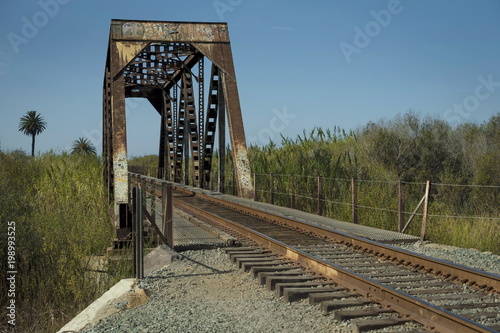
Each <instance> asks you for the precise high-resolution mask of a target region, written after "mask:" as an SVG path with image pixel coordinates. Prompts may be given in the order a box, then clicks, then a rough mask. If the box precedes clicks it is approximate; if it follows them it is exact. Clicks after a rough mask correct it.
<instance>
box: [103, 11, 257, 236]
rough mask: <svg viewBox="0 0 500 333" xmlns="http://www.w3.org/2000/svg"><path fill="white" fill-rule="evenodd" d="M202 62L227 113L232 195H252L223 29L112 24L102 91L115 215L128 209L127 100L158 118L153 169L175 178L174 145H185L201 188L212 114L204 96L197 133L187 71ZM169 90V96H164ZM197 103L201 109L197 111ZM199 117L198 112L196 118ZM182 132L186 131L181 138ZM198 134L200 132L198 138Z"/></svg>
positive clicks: (105, 150)
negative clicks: (140, 102)
mask: <svg viewBox="0 0 500 333" xmlns="http://www.w3.org/2000/svg"><path fill="white" fill-rule="evenodd" d="M203 57H207V58H208V59H209V60H210V61H211V62H212V66H213V69H212V77H211V78H212V79H211V87H212V86H214V85H216V86H217V94H218V95H219V97H221V98H219V100H221V101H223V104H224V105H220V107H221V108H224V109H225V112H226V114H227V120H228V124H229V126H228V127H229V134H230V140H231V146H232V154H233V161H234V162H233V163H234V167H235V175H236V184H237V186H238V194H239V195H240V196H241V197H245V198H251V197H252V196H253V184H252V182H251V178H250V164H249V161H248V157H247V148H246V140H245V132H244V127H243V119H242V116H241V107H240V101H239V95H238V87H237V83H236V76H235V70H234V63H233V58H232V53H231V46H230V40H229V34H228V29H227V24H225V23H198V22H159V21H125V20H112V21H111V29H110V37H109V45H108V53H107V59H106V70H105V78H104V87H103V94H104V98H103V132H104V133H103V153H104V159H105V163H106V169H105V180H106V182H107V183H108V187H109V189H110V190H111V191H112V193H113V198H114V203H115V213H116V214H117V215H122V214H123V212H122V211H120V209H119V206H120V205H122V206H123V205H124V204H127V203H128V174H127V172H128V167H127V143H126V119H125V97H145V98H148V100H149V101H150V102H151V104H152V105H153V106H154V107H155V109H156V110H157V111H158V112H159V113H160V114H161V115H162V121H161V122H162V124H161V140H162V142H161V143H160V155H164V156H165V158H166V160H164V161H163V162H161V161H160V163H159V165H160V166H163V167H165V170H162V171H161V172H162V173H163V174H164V175H169V176H175V173H176V172H180V170H177V169H178V168H179V165H178V164H177V163H176V162H177V157H178V154H179V153H180V155H181V156H180V157H181V158H182V151H181V152H179V144H184V145H188V144H189V145H190V148H191V152H192V156H193V158H192V163H195V164H193V166H192V169H193V172H195V174H194V177H193V179H196V180H198V181H199V184H200V185H203V183H204V181H207V180H208V174H207V172H208V171H209V170H210V167H211V165H210V164H211V155H212V151H213V131H214V130H215V122H216V121H215V120H214V119H213V117H214V115H215V114H216V110H214V104H210V103H212V102H213V100H214V98H216V97H214V96H209V99H211V101H212V102H209V103H208V104H207V126H206V127H205V126H203V128H202V125H204V120H203V119H199V122H198V125H197V123H196V111H195V109H194V105H191V104H190V103H192V101H193V99H192V98H193V93H192V91H189V89H191V88H190V84H191V83H190V81H191V77H192V76H193V73H192V72H191V69H192V68H193V67H194V66H195V65H196V64H198V66H201V67H203V66H202V65H203V63H202V59H203ZM200 63H201V65H200ZM201 86H203V84H202V85H201ZM177 87H180V88H181V96H180V97H181V101H182V102H183V103H185V105H184V106H183V108H184V110H183V114H182V115H181V113H180V111H181V110H180V109H181V105H179V108H178V105H177ZM201 89H203V88H201ZM171 90H172V92H173V93H172V94H173V95H174V96H169V92H170V91H171ZM202 91H203V90H202ZM202 91H201V92H200V95H201V94H202ZM210 94H212V92H211V93H210ZM222 97H223V98H222ZM199 98H200V104H199V107H201V108H203V100H202V99H201V96H200V97H199ZM215 107H217V105H215ZM178 111H179V113H178ZM202 113H203V110H199V117H200V116H201V115H202ZM209 117H212V118H209ZM221 125H223V124H221ZM184 127H186V129H188V131H187V132H186V133H185V134H187V136H188V137H186V138H185V137H184V136H185V134H181V133H180V131H181V130H184ZM196 127H199V128H200V129H201V130H203V132H202V133H199V134H196V133H195V132H196V131H195V130H196ZM183 133H184V132H183ZM188 140H189V142H188ZM200 142H202V143H203V145H200ZM205 144H207V145H208V146H207V147H204V146H205ZM166 150H168V152H166ZM205 154H206V155H207V156H204V155H205ZM160 158H163V156H160ZM176 180H178V179H176ZM123 219H124V217H123V216H117V219H116V221H115V223H116V227H117V228H120V227H121V226H122V225H123V222H122V220H123Z"/></svg>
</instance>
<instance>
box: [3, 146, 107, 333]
mask: <svg viewBox="0 0 500 333" xmlns="http://www.w3.org/2000/svg"><path fill="white" fill-rule="evenodd" d="M0 164H1V165H2V167H1V169H0V190H1V191H2V194H3V195H2V196H1V198H0V209H1V210H0V219H1V220H0V223H1V232H0V238H1V240H2V242H1V244H5V242H4V240H5V237H6V230H7V227H6V225H7V222H8V221H15V222H16V250H17V258H16V259H17V271H18V274H17V281H16V303H17V325H16V326H17V327H16V328H17V329H18V330H19V331H24V332H54V331H56V330H57V329H58V328H59V327H61V326H62V325H63V324H64V323H65V322H67V321H69V320H70V319H71V318H72V317H74V316H75V315H76V314H77V313H78V312H79V311H81V310H82V309H83V308H85V307H86V306H87V305H88V304H89V303H90V302H92V301H93V300H94V299H95V298H96V297H98V296H100V295H101V294H102V293H103V292H104V291H105V290H106V289H107V288H109V286H110V285H111V284H112V283H114V282H115V281H114V278H113V277H111V276H109V275H107V274H102V273H90V272H91V271H92V270H94V269H95V268H96V262H95V258H96V256H101V255H104V254H105V253H106V248H107V247H108V246H109V245H110V241H111V238H112V233H113V229H112V226H111V224H110V216H109V205H108V195H107V193H106V192H105V187H104V184H103V180H102V166H101V164H100V162H99V159H98V158H97V157H95V156H81V155H69V154H65V153H63V154H59V155H57V154H54V153H47V154H44V155H42V156H40V157H37V158H31V157H28V156H25V155H24V154H22V153H19V152H11V153H4V152H0ZM5 250H6V249H5V247H2V249H1V251H0V256H1V257H2V258H1V259H0V260H1V261H2V262H6V259H5V255H6V253H5ZM0 279H1V280H2V281H5V272H4V271H3V270H2V271H1V273H0ZM5 287H6V284H5V283H1V284H0V289H1V290H0V291H1V293H2V295H5ZM5 301H6V300H5ZM5 301H4V298H2V304H1V307H2V311H1V315H2V317H3V318H5V315H4V314H5V310H4V309H5V306H4V305H5V303H4V302H5Z"/></svg>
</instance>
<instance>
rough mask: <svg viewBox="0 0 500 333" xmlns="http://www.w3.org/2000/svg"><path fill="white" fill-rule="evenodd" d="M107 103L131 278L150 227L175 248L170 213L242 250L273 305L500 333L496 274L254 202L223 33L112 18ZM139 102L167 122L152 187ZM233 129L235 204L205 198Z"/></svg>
mask: <svg viewBox="0 0 500 333" xmlns="http://www.w3.org/2000/svg"><path fill="white" fill-rule="evenodd" d="M205 62H207V64H208V63H210V72H209V74H207V75H206V74H205V71H206V70H205V67H208V66H206V64H205ZM207 73H208V71H207ZM206 86H207V87H206ZM103 93H104V99H103V129H104V136H103V152H104V158H105V172H104V177H105V181H106V184H107V186H108V189H109V193H111V194H112V198H113V204H114V212H115V215H114V221H113V222H114V224H115V228H116V230H117V236H118V238H123V237H126V236H128V235H129V234H130V232H131V231H132V230H133V231H134V232H133V234H134V235H135V236H134V238H135V240H136V243H135V247H134V250H135V251H134V255H135V259H136V266H135V271H136V273H137V272H139V273H140V272H143V269H144V267H143V266H142V263H141V262H142V259H141V258H143V251H142V241H141V238H142V236H143V234H144V229H143V225H142V223H143V221H144V220H148V221H149V222H150V224H151V225H152V226H153V227H154V228H155V230H156V233H157V234H158V235H159V236H160V238H161V240H162V241H163V242H164V243H166V244H169V245H172V244H173V241H172V237H173V235H174V231H173V230H172V211H173V208H172V204H173V205H174V206H175V207H176V208H177V209H178V210H179V211H182V213H183V214H186V216H189V217H188V218H189V219H193V220H196V223H198V224H199V225H200V226H201V225H203V228H205V230H210V231H211V232H212V233H214V232H215V233H217V235H222V234H224V235H225V236H224V237H227V238H226V239H230V240H231V242H232V244H236V245H240V246H239V247H234V248H229V249H226V251H227V253H228V256H229V257H230V258H231V260H232V261H233V262H235V263H236V264H237V265H238V266H239V267H240V268H242V269H243V270H245V271H249V272H250V273H251V274H253V275H254V276H255V277H256V278H257V280H258V281H259V282H260V283H261V284H265V285H266V287H267V288H268V289H269V290H274V291H275V294H276V297H278V298H281V297H282V299H283V300H284V301H286V302H292V301H296V300H301V299H309V302H310V303H311V304H314V305H319V306H320V307H321V309H322V310H323V311H324V312H325V314H328V313H331V312H333V313H334V316H335V318H336V319H338V320H346V321H351V323H352V326H353V332H366V331H370V330H377V329H381V328H384V329H386V328H388V327H395V328H394V330H392V332H397V330H398V329H399V330H401V331H404V332H414V333H424V332H449V333H452V332H467V333H469V332H471V333H472V332H498V331H500V316H499V315H498V313H500V312H499V309H500V299H499V298H498V295H499V292H500V276H499V275H498V274H494V273H488V272H485V271H481V270H478V269H474V268H470V267H465V266H462V265H457V264H454V263H451V262H449V261H444V260H439V259H435V258H430V257H427V256H423V255H420V254H417V253H414V252H411V251H407V250H404V249H401V248H398V247H396V246H392V245H390V243H391V242H395V241H398V242H403V241H415V240H416V239H418V237H412V236H410V235H405V234H402V233H396V232H387V231H384V230H379V229H375V228H369V227H365V226H361V225H358V224H356V223H347V222H342V221H337V220H332V219H327V218H325V217H322V216H318V215H313V214H306V213H304V212H299V211H297V210H295V209H291V208H290V209H289V208H283V207H276V206H273V205H266V204H263V203H259V202H256V201H252V200H248V199H251V198H252V196H253V193H254V189H253V188H252V186H253V183H252V181H251V179H250V178H251V176H250V163H249V160H248V156H247V148H246V142H245V133H244V128H243V121H242V116H241V108H240V102H239V97H238V88H237V83H236V76H235V69H234V64H233V58H232V54H231V47H230V40H229V34H228V28H227V25H226V24H224V23H196V22H158V21H125V20H112V22H111V30H110V37H109V46H108V52H107V58H106V69H105V75H104V87H103ZM137 97H141V98H146V99H148V100H149V102H150V103H151V104H152V106H153V107H154V108H155V109H156V111H157V112H158V113H159V114H160V116H161V121H160V126H159V127H160V142H159V145H158V147H159V159H158V168H157V170H158V171H157V172H156V174H155V176H156V177H146V176H144V175H140V174H138V173H134V172H129V168H128V165H127V139H126V119H125V98H137ZM226 120H227V123H228V126H227V130H228V132H229V134H230V144H231V153H232V160H233V163H234V166H233V169H234V170H235V179H236V185H237V189H238V197H236V196H228V195H222V194H221V193H217V194H214V193H213V192H210V191H207V190H204V188H206V185H207V184H208V182H209V181H210V176H211V174H212V173H211V170H212V168H213V165H212V164H214V163H213V161H214V160H215V159H214V151H215V146H216V142H217V143H218V145H219V146H218V159H217V168H218V175H219V177H220V178H219V179H218V182H219V184H220V186H221V187H223V186H224V179H223V175H224V173H225V172H224V170H225V165H224V160H225V158H224V155H225V147H226V142H225V134H226ZM216 134H218V136H217V141H216ZM320 184H321V178H318V188H321V186H320ZM353 184H354V183H353ZM186 185H192V186H193V187H191V186H186ZM429 187H430V183H429V182H428V185H427V187H426V195H425V196H424V197H423V198H422V200H421V203H420V204H419V206H420V205H421V204H422V202H424V201H425V202H426V201H427V198H428V197H429V195H428V192H429ZM132 188H134V191H130V189H132ZM354 188H355V187H354V186H353V189H354ZM160 189H161V190H160ZM131 192H132V198H131ZM221 192H222V191H221ZM271 193H272V191H271ZM353 197H354V195H353ZM144 200H145V201H146V202H144ZM320 201H321V196H320V195H318V202H320ZM160 202H161V203H160ZM292 206H293V205H292ZM352 206H353V207H356V203H355V200H354V201H353V204H352ZM426 206H427V204H426V203H425V204H424V208H425V207H426ZM148 207H149V208H148ZM158 207H161V208H158ZM167 208H168V209H167ZM148 210H149V211H148ZM158 211H159V212H160V213H161V215H162V217H161V221H158V220H157V218H156V215H155V214H157V212H158ZM319 211H320V210H319ZM319 214H320V213H319ZM320 215H321V214H320ZM423 215H424V216H425V215H426V213H424V214H423ZM353 216H355V214H353ZM354 220H355V219H354V218H353V221H354ZM410 221H411V219H410ZM133 223H134V225H135V229H133V228H132V224H133ZM408 223H409V222H408ZM423 224H424V223H423ZM138 258H139V259H138ZM136 277H138V278H141V277H143V275H142V274H141V273H140V274H139V275H136Z"/></svg>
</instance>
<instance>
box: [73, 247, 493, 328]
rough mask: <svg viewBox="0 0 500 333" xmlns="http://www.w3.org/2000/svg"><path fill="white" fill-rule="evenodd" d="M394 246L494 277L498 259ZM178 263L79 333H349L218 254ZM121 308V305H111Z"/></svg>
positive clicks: (185, 257) (192, 255)
mask: <svg viewBox="0 0 500 333" xmlns="http://www.w3.org/2000/svg"><path fill="white" fill-rule="evenodd" d="M400 247H402V248H404V249H407V250H410V251H414V252H418V253H422V254H425V255H427V256H432V257H436V258H439V259H443V260H448V261H451V262H454V263H458V264H462V265H466V266H471V267H475V268H477V269H481V270H484V271H488V272H492V273H495V274H499V273H500V256H498V255H494V254H491V253H484V252H480V251H477V250H469V249H460V248H455V247H448V246H439V245H436V244H428V243H420V242H419V243H415V244H405V245H400ZM181 254H182V257H181V259H179V260H176V261H174V262H172V263H171V264H170V265H169V266H168V267H166V268H164V269H162V270H158V271H155V272H153V273H152V274H151V276H150V277H147V278H145V279H143V280H141V281H140V282H139V284H138V287H140V288H144V289H146V290H148V291H149V293H150V294H151V298H150V300H149V302H147V303H145V304H143V305H140V306H138V307H135V308H133V309H125V310H123V311H121V312H118V313H115V314H113V315H112V316H110V317H108V318H106V319H104V320H102V321H101V322H99V323H98V324H97V325H96V326H94V327H92V328H87V329H86V330H83V331H82V332H85V333H91V332H92V333H96V332H103V333H104V332H334V333H346V332H351V329H350V327H349V326H348V323H346V322H337V321H335V320H334V319H333V316H324V315H323V314H322V312H321V311H320V310H319V309H318V308H317V307H313V306H310V305H309V304H308V302H307V301H301V302H297V303H288V304H286V303H283V302H282V301H281V300H279V299H276V298H275V297H274V292H269V291H266V289H265V288H263V287H261V286H260V285H258V283H257V282H256V280H255V279H253V278H252V276H251V275H250V274H249V273H245V272H243V271H241V270H239V269H238V268H237V267H236V266H235V265H233V264H231V263H230V261H229V260H228V258H227V256H226V254H225V253H224V251H223V250H222V249H215V250H200V251H186V252H182V253H181ZM116 306H117V307H118V308H126V303H124V304H118V303H117V304H116Z"/></svg>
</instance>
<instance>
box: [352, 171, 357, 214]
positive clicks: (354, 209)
mask: <svg viewBox="0 0 500 333" xmlns="http://www.w3.org/2000/svg"><path fill="white" fill-rule="evenodd" d="M351 191H352V223H356V224H357V223H358V189H357V186H356V179H354V177H353V178H352V179H351Z"/></svg>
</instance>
